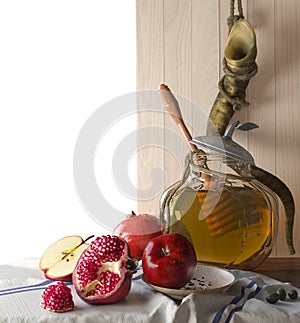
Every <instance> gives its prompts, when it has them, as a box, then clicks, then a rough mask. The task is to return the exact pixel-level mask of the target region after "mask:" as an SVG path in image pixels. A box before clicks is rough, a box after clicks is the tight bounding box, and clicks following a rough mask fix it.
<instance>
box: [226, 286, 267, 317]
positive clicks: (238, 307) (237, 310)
mask: <svg viewBox="0 0 300 323" xmlns="http://www.w3.org/2000/svg"><path fill="white" fill-rule="evenodd" d="M261 289H262V288H261V287H260V286H257V288H256V290H255V291H253V292H251V293H249V295H248V297H247V300H246V301H245V302H244V303H243V304H242V305H241V306H237V307H235V308H233V309H232V310H231V311H230V313H229V315H228V317H227V319H226V321H225V323H229V322H230V320H231V319H232V317H233V315H234V313H236V312H239V311H241V310H242V309H243V307H244V305H245V304H246V302H247V301H248V300H249V299H251V298H254V297H255V296H256V295H257V294H258V293H259V292H260V291H261Z"/></svg>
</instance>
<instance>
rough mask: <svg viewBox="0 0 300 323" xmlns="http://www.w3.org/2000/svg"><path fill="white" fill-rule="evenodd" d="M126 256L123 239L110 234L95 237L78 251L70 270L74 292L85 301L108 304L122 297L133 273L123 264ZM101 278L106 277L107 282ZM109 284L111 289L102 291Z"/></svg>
mask: <svg viewBox="0 0 300 323" xmlns="http://www.w3.org/2000/svg"><path fill="white" fill-rule="evenodd" d="M112 241H114V243H115V244H116V246H115V247H113V244H114V243H113V242H112ZM129 260H130V258H129V256H128V245H127V242H126V241H125V240H124V239H121V238H119V237H117V236H110V235H107V236H102V237H98V238H96V239H95V240H94V241H92V242H91V243H90V246H89V247H88V248H87V249H86V250H85V251H84V252H83V253H82V255H81V256H80V258H79V260H78V262H77V265H76V268H75V270H74V272H73V276H72V280H73V284H74V287H75V290H76V292H77V294H78V296H79V297H80V298H81V299H82V300H83V301H85V302H86V303H89V304H112V303H116V302H118V301H120V300H122V299H123V298H125V297H126V296H127V295H128V293H129V291H130V289H131V280H132V273H133V271H132V270H131V269H128V268H127V266H126V264H127V263H128V262H129ZM101 277H104V278H101ZM102 279H108V280H109V283H108V284H107V286H105V285H104V283H103V281H102ZM110 286H113V287H112V290H108V291H106V290H105V288H106V289H107V288H111V287H110ZM93 293H94V295H93Z"/></svg>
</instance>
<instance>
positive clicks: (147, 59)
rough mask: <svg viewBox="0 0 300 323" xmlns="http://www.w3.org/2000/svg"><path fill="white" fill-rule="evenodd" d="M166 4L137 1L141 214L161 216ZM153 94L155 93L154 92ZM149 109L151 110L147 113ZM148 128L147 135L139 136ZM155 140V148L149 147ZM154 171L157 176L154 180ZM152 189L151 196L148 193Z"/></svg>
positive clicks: (157, 0)
mask: <svg viewBox="0 0 300 323" xmlns="http://www.w3.org/2000/svg"><path fill="white" fill-rule="evenodd" d="M163 9H164V8H163V1H161V0H137V2H136V13H137V90H138V91H142V90H149V91H150V92H149V93H147V94H146V93H145V92H142V94H141V95H138V97H137V106H138V108H137V112H138V115H137V123H138V132H137V134H138V135H137V146H138V147H137V151H138V153H137V165H138V174H137V182H138V194H137V195H138V199H139V201H138V212H149V213H154V214H157V213H158V198H159V195H160V193H161V192H162V189H163V187H161V188H160V189H159V188H158V187H157V185H158V186H160V185H159V184H157V183H156V180H157V177H158V176H159V175H162V171H163V169H164V150H163V148H164V118H163V114H162V113H159V111H158V110H159V109H157V106H156V105H157V104H158V100H157V97H156V96H155V92H154V91H156V90H157V87H158V85H159V84H160V83H162V82H163V81H164V42H163V41H164V37H163V21H164V17H163ZM151 91H152V92H151ZM146 110H149V111H146ZM151 126H152V129H151V128H150V129H149V128H148V129H149V130H148V131H147V135H146V136H145V135H143V134H142V135H139V133H141V131H142V129H146V128H147V127H151ZM149 137H150V138H151V142H152V145H151V146H150V147H148V146H147V139H148V138H149ZM152 170H156V171H157V172H156V174H157V176H153V177H152V178H151V174H152V175H153V172H152V173H151V171H152ZM144 190H148V194H146V195H145V194H144Z"/></svg>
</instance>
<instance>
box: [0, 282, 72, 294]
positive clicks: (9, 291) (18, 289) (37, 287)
mask: <svg viewBox="0 0 300 323" xmlns="http://www.w3.org/2000/svg"><path fill="white" fill-rule="evenodd" d="M52 282H56V280H48V281H44V282H42V283H40V284H36V285H29V286H23V287H16V288H9V289H2V290H0V297H1V296H6V295H11V294H17V293H24V292H31V291H35V290H41V289H45V288H46V287H47V286H46V285H48V284H50V283H52ZM65 284H66V285H72V283H71V282H65ZM42 286H43V287H42Z"/></svg>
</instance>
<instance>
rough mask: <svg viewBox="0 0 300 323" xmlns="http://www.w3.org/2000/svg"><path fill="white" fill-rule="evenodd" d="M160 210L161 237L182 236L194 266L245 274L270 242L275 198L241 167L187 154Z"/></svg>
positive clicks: (221, 157) (223, 158) (198, 152)
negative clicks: (163, 234) (193, 254)
mask: <svg viewBox="0 0 300 323" xmlns="http://www.w3.org/2000/svg"><path fill="white" fill-rule="evenodd" d="M160 207H161V221H162V222H163V223H164V225H165V228H166V232H172V233H179V234H182V235H183V236H185V237H186V238H187V239H188V240H189V241H190V242H191V243H192V244H193V246H194V248H195V251H196V254H197V260H198V261H199V262H203V263H208V264H214V265H219V266H223V267H228V268H239V269H251V268H254V267H256V266H257V265H259V264H260V263H261V262H263V261H264V260H265V259H266V258H267V257H268V256H269V254H270V253H271V251H272V248H273V246H274V243H275V240H276V235H277V228H278V201H277V196H276V195H275V194H274V193H273V192H272V191H271V190H270V189H269V188H268V187H267V186H265V185H263V184H262V183H260V182H259V181H257V180H255V179H254V178H253V177H252V176H251V174H250V172H249V164H248V163H247V162H245V161H242V160H237V159H233V158H230V157H228V156H227V155H224V154H216V153H212V154H206V153H203V151H201V150H196V151H193V152H190V153H189V154H188V155H187V156H186V167H185V170H184V173H183V176H182V179H181V180H180V181H178V182H176V183H175V184H173V185H172V186H170V187H169V188H168V189H166V191H165V192H164V193H163V194H162V196H161V200H160Z"/></svg>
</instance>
